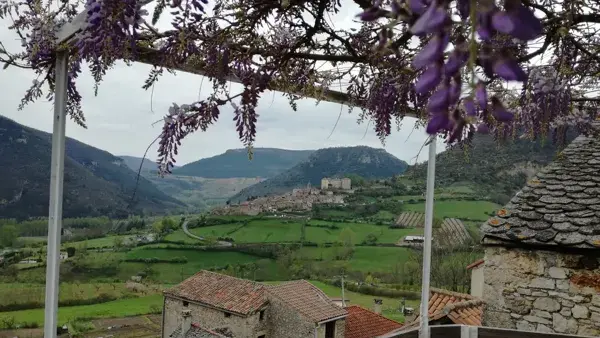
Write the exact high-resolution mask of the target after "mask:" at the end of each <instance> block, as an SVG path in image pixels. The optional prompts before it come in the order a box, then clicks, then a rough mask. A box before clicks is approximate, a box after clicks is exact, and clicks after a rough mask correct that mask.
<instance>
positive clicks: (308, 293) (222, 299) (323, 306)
mask: <svg viewBox="0 0 600 338" xmlns="http://www.w3.org/2000/svg"><path fill="white" fill-rule="evenodd" d="M162 321H163V322H162V337H163V338H170V337H172V338H180V337H186V338H188V337H202V338H219V337H235V338H374V337H377V336H379V335H382V334H384V333H386V332H389V331H392V330H395V329H397V328H399V327H401V326H402V325H401V324H400V323H397V322H394V321H392V320H389V319H386V318H384V317H383V316H381V315H379V314H376V313H374V312H371V311H369V310H366V309H362V308H359V307H347V308H342V307H340V306H338V305H336V304H335V303H334V302H333V301H332V300H331V299H330V298H329V297H327V296H326V295H325V294H324V293H323V292H322V291H321V290H319V289H318V288H317V287H315V286H314V285H312V284H310V283H309V282H307V281H304V280H299V281H292V282H286V283H283V284H279V285H266V284H261V283H257V282H253V281H249V280H244V279H239V278H234V277H230V276H227V275H222V274H218V273H214V272H209V271H200V272H198V273H197V274H196V275H194V276H192V277H190V278H188V279H186V280H185V281H183V282H182V283H180V284H179V285H177V286H175V287H173V288H171V289H169V290H166V291H165V292H164V304H163V318H162Z"/></svg>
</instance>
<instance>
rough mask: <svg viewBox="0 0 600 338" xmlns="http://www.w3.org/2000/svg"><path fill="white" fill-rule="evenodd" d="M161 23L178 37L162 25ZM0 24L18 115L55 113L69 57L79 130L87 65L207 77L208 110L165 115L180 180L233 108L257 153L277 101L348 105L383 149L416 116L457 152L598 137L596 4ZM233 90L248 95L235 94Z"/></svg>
mask: <svg viewBox="0 0 600 338" xmlns="http://www.w3.org/2000/svg"><path fill="white" fill-rule="evenodd" d="M149 3H152V4H151V5H150V6H148V4H149ZM350 5H352V6H358V8H360V10H359V9H351V11H356V13H358V17H359V18H360V20H361V22H362V24H360V26H359V28H358V29H352V30H349V29H344V28H336V27H335V26H336V24H335V20H334V19H331V17H332V16H333V15H335V14H336V13H339V12H340V11H341V9H342V7H343V6H344V7H345V6H350ZM151 7H152V8H151ZM81 11H83V13H84V14H83V15H85V22H86V25H85V27H84V28H83V29H82V30H81V31H79V32H78V33H77V34H76V35H75V36H74V37H73V38H72V39H70V40H68V41H65V42H63V43H57V42H56V36H57V32H58V29H59V28H60V27H61V26H62V25H64V24H65V23H67V22H69V21H72V20H73V19H74V18H75V17H76V16H77V15H78V13H79V12H81ZM164 17H167V18H169V19H170V24H169V27H168V28H167V27H166V26H165V25H159V24H158V23H159V21H160V20H161V18H164ZM0 19H4V20H7V21H9V22H10V29H11V30H12V31H14V32H15V34H16V35H17V36H18V37H19V39H20V40H21V41H22V46H21V48H22V50H21V51H20V52H17V53H11V52H10V51H9V50H8V48H6V46H5V45H4V44H0V62H3V63H4V64H5V68H6V67H9V66H16V67H21V68H30V69H33V70H34V71H35V73H36V75H37V78H36V79H35V80H34V81H33V83H32V86H31V88H30V89H29V90H28V91H27V92H26V94H25V96H24V98H23V100H22V103H21V105H20V107H19V108H22V107H23V106H24V105H26V104H28V103H30V102H33V101H34V100H36V99H38V98H40V97H42V96H43V93H44V86H47V87H46V88H48V95H47V97H50V98H51V96H52V90H53V86H54V83H53V81H54V71H55V70H54V62H55V59H56V55H57V53H58V52H61V51H67V52H69V53H70V55H71V57H70V60H69V78H68V106H67V111H68V114H69V116H70V117H71V118H73V119H74V120H75V121H76V122H77V123H79V124H81V125H82V126H85V118H84V114H83V112H82V104H81V99H82V98H81V95H80V94H79V92H78V90H77V86H76V79H77V77H78V76H79V74H80V73H81V70H82V66H83V65H84V64H86V65H87V66H88V67H89V69H90V71H91V73H92V75H93V77H94V79H95V81H96V90H97V89H98V84H99V83H100V82H101V81H102V79H103V77H104V75H105V74H106V73H107V72H108V71H109V70H110V69H111V67H112V66H113V65H114V64H115V62H116V61H117V60H125V61H126V62H128V63H129V62H133V61H140V60H141V61H143V62H145V63H151V64H153V65H154V67H153V69H152V70H151V72H150V74H149V76H148V78H147V79H146V81H145V82H144V84H143V88H146V89H150V88H152V87H153V86H154V84H155V83H156V81H158V80H159V79H160V77H161V75H162V74H164V71H165V70H167V71H172V69H187V70H194V71H201V72H202V73H203V74H205V75H206V76H207V77H208V78H210V80H211V82H212V88H213V92H212V93H211V94H210V95H208V96H207V97H206V98H204V99H202V100H200V101H198V102H192V103H188V104H173V105H172V106H171V108H170V109H169V112H168V113H167V114H166V116H165V118H164V123H163V128H162V132H161V136H160V146H159V158H158V162H159V166H160V169H161V172H169V171H170V169H171V168H172V167H173V165H174V163H175V160H176V155H177V152H178V149H179V147H180V146H181V143H182V140H183V139H184V138H185V137H186V136H187V135H189V134H191V133H193V132H196V131H199V130H200V131H204V130H206V129H207V128H208V127H209V126H210V125H211V124H213V123H215V122H216V121H217V120H218V119H219V118H220V117H221V115H223V114H222V113H221V112H222V110H223V107H224V106H225V105H229V106H231V107H232V110H233V117H232V119H233V120H234V123H235V127H236V130H237V132H238V136H239V138H240V140H241V141H242V142H243V143H244V144H245V145H246V146H248V147H251V146H252V144H253V143H254V142H255V140H256V134H257V121H258V119H259V115H260V112H259V108H258V100H259V98H260V97H261V95H263V94H264V93H265V92H266V91H267V90H272V89H276V90H279V91H283V92H284V93H285V95H286V96H287V97H288V98H289V102H290V105H291V106H292V108H294V109H295V108H296V101H297V100H298V99H300V98H302V97H314V98H317V99H318V100H320V99H328V98H331V97H332V95H334V96H335V97H337V99H338V100H340V97H343V101H345V102H346V103H347V104H348V105H350V106H351V107H358V108H360V109H361V110H362V113H361V114H360V120H372V121H373V123H372V125H373V126H374V128H375V131H376V133H377V134H378V136H379V137H380V138H381V139H382V141H383V140H384V139H385V137H386V136H388V135H389V134H390V133H391V132H392V129H393V125H394V123H399V121H401V120H402V119H403V118H404V117H405V116H417V117H418V118H420V119H421V120H423V121H425V122H426V128H425V129H426V131H427V132H428V133H430V134H437V135H441V136H442V137H445V138H446V141H447V142H448V143H449V144H461V143H463V142H468V141H469V140H470V138H471V137H472V136H473V135H474V134H475V133H476V132H482V133H487V132H492V133H494V134H495V135H496V136H498V137H507V136H513V137H531V138H536V137H540V136H543V135H550V133H554V134H553V137H554V138H556V135H558V134H560V133H564V130H565V129H566V128H569V127H577V128H579V129H580V130H582V131H586V130H589V125H590V123H591V121H592V120H594V119H595V118H596V116H597V110H598V103H599V102H600V99H598V97H597V96H595V95H594V90H595V88H596V87H597V85H598V78H599V77H598V75H597V74H599V73H600V57H599V56H598V55H599V53H600V39H599V38H598V36H600V34H599V29H598V27H596V26H598V25H597V24H599V23H600V4H599V3H598V2H597V1H592V0H570V1H566V0H376V1H374V2H371V0H353V1H352V2H351V3H342V2H340V1H338V0H298V1H294V0H289V1H288V0H286V1H264V0H211V1H210V2H209V1H208V0H153V1H152V0H87V1H86V2H85V5H83V6H82V5H81V4H80V2H78V1H75V0H63V1H61V2H60V3H59V4H58V5H57V4H56V3H55V2H53V1H50V0H27V1H20V2H17V1H14V0H0ZM16 48H18V47H16ZM323 63H326V64H327V65H328V66H327V67H323ZM232 78H234V79H236V81H238V82H240V83H241V85H242V89H241V91H240V92H237V93H232V92H231V91H230V85H229V80H230V79H232ZM519 83H521V85H520V86H518V84H519ZM340 86H342V87H343V88H339V87H340ZM330 89H338V90H340V91H342V92H344V94H341V93H332V92H329V91H330ZM590 93H591V94H590Z"/></svg>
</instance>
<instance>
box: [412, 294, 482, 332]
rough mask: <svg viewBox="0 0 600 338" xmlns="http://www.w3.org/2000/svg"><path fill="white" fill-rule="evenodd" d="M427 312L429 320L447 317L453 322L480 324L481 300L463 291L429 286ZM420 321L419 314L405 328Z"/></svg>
mask: <svg viewBox="0 0 600 338" xmlns="http://www.w3.org/2000/svg"><path fill="white" fill-rule="evenodd" d="M428 312H429V321H435V320H440V319H442V318H444V317H448V319H450V320H451V321H452V323H454V324H463V325H471V326H481V317H482V315H483V300H481V299H479V298H477V297H473V296H471V295H468V294H465V293H458V292H452V291H447V290H442V289H435V288H431V289H430V293H429V311H428ZM420 322H421V319H420V316H419V317H417V319H416V320H415V321H413V322H412V323H410V324H408V325H406V326H405V328H414V327H417V326H419V325H420Z"/></svg>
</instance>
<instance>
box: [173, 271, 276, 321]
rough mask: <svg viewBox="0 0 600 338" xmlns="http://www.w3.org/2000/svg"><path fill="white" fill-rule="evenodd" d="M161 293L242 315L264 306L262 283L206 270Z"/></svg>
mask: <svg viewBox="0 0 600 338" xmlns="http://www.w3.org/2000/svg"><path fill="white" fill-rule="evenodd" d="M164 294H165V295H170V296H175V297H179V298H183V299H187V300H190V301H193V302H198V303H202V304H206V305H208V306H212V307H215V308H218V309H223V310H227V311H229V312H232V313H236V314H239V315H242V316H245V315H249V314H251V313H253V312H256V311H258V310H259V309H261V308H262V307H263V306H264V305H266V303H267V298H266V295H265V286H264V285H263V284H260V283H256V282H252V281H249V280H245V279H239V278H234V277H230V276H227V275H221V274H218V273H214V272H210V271H205V270H202V271H200V272H198V273H197V274H195V275H193V276H192V277H190V278H188V279H186V280H184V281H183V282H181V283H180V284H179V285H177V286H175V287H173V288H171V289H169V290H166V291H165V292H164Z"/></svg>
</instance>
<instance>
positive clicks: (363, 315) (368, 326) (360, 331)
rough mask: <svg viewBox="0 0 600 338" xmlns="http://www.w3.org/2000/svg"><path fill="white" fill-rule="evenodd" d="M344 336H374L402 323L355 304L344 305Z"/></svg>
mask: <svg viewBox="0 0 600 338" xmlns="http://www.w3.org/2000/svg"><path fill="white" fill-rule="evenodd" d="M346 311H348V317H346V329H345V331H344V337H345V338H375V337H378V336H381V335H383V334H386V333H389V332H391V331H394V330H397V329H399V328H401V327H402V324H400V323H398V322H395V321H393V320H391V319H387V318H385V317H384V316H382V315H378V314H376V313H375V312H373V311H369V310H367V309H365V308H362V307H360V306H357V305H352V306H348V307H346Z"/></svg>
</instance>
